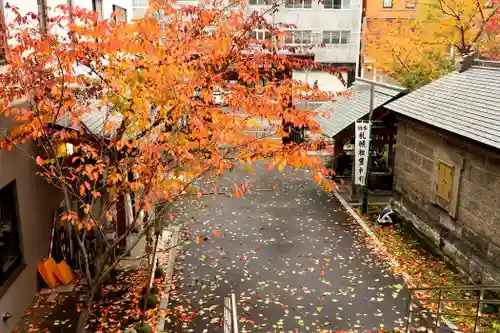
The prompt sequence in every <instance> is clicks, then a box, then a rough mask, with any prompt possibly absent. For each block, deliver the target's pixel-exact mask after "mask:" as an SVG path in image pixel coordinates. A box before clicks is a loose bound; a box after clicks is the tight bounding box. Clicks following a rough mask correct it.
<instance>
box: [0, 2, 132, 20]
mask: <svg viewBox="0 0 500 333" xmlns="http://www.w3.org/2000/svg"><path fill="white" fill-rule="evenodd" d="M46 1H47V7H50V8H55V7H56V6H58V5H65V4H68V0H46ZM132 1H133V0H102V2H103V15H104V18H109V17H110V16H111V13H112V12H113V5H117V6H120V7H123V8H125V9H126V10H127V21H129V22H130V20H131V18H132ZM7 2H8V3H9V4H11V5H12V6H15V7H18V8H19V11H20V13H21V14H27V13H29V12H33V13H36V14H38V5H37V0H0V4H3V6H4V7H5V4H6V3H7ZM72 3H73V6H74V7H77V6H78V7H80V8H86V9H89V10H92V8H93V6H92V3H93V1H92V0H72ZM4 12H5V14H6V16H7V20H8V19H9V18H12V15H9V11H8V10H7V11H6V10H5V9H4ZM49 15H50V14H49Z"/></svg>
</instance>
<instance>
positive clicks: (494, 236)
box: [386, 61, 500, 283]
mask: <svg viewBox="0 0 500 333" xmlns="http://www.w3.org/2000/svg"><path fill="white" fill-rule="evenodd" d="M496 65H497V64H496V63H493V62H479V61H475V62H473V63H472V66H469V68H464V66H463V67H462V68H461V70H459V71H457V72H454V73H452V74H449V75H447V76H445V77H443V78H442V79H440V80H438V81H435V82H433V83H431V84H428V85H426V86H424V87H422V88H421V89H418V90H416V91H414V92H412V93H410V94H408V95H406V96H403V97H402V98H400V99H398V100H396V101H393V102H392V103H389V104H387V105H386V108H387V109H390V110H391V111H393V112H395V113H396V115H397V117H398V134H397V147H396V154H395V168H394V188H393V190H394V195H393V199H392V204H393V207H394V208H395V209H396V210H397V211H398V212H399V213H400V214H401V215H402V216H403V217H404V218H405V219H406V220H407V221H410V222H411V223H412V225H413V226H414V229H415V230H416V231H417V232H418V233H420V234H421V236H423V237H424V238H425V239H426V240H428V241H429V242H430V243H431V244H432V245H433V246H434V247H436V248H437V249H439V250H440V252H441V253H442V254H444V255H445V256H446V257H447V258H449V259H451V261H452V262H453V263H454V264H455V266H456V267H457V268H459V270H461V271H462V272H463V273H465V274H467V275H468V276H469V277H470V278H471V281H473V282H479V283H481V282H485V281H488V280H491V279H494V280H496V281H497V282H500V68H495V67H496Z"/></svg>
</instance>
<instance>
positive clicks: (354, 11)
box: [245, 0, 363, 91]
mask: <svg viewBox="0 0 500 333" xmlns="http://www.w3.org/2000/svg"><path fill="white" fill-rule="evenodd" d="M270 6H271V5H270V2H269V1H268V0H249V2H248V5H247V6H246V8H245V10H246V12H247V13H251V12H253V11H257V12H265V11H266V10H267V9H268V8H269V7H270ZM362 7H363V1H362V0H325V1H322V2H319V1H311V0H295V1H286V2H285V3H284V4H283V5H281V6H280V8H279V9H278V10H277V11H276V12H274V13H272V14H268V15H266V18H267V21H268V22H269V23H271V24H273V25H279V26H287V27H289V28H283V29H284V30H285V37H284V41H282V42H284V43H285V44H286V45H287V46H288V47H301V46H304V47H309V46H312V47H311V48H310V49H309V48H308V52H310V53H312V56H313V58H314V61H316V62H319V63H322V64H328V65H332V66H345V67H349V68H350V70H349V71H345V72H343V76H344V80H345V81H346V82H349V84H350V83H352V82H353V81H354V77H355V76H356V75H355V74H356V68H357V66H358V64H359V49H360V31H361V12H362ZM256 35H257V37H258V38H259V36H261V37H262V39H263V38H265V33H263V32H260V34H259V32H257V34H256ZM293 78H294V79H297V80H300V81H303V82H307V83H309V84H311V85H313V84H314V83H315V82H317V84H318V87H319V88H320V89H322V90H324V91H342V90H345V89H346V87H345V86H344V85H343V84H342V83H341V82H340V80H338V78H336V77H334V76H333V75H330V74H328V73H325V72H322V71H314V70H313V71H311V70H308V69H307V68H304V69H303V70H296V71H294V73H293Z"/></svg>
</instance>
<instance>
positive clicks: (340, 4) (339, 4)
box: [323, 0, 351, 9]
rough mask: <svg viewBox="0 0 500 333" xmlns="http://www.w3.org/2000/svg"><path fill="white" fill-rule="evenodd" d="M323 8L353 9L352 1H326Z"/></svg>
mask: <svg viewBox="0 0 500 333" xmlns="http://www.w3.org/2000/svg"><path fill="white" fill-rule="evenodd" d="M323 8H325V9H349V8H351V1H350V0H324V1H323Z"/></svg>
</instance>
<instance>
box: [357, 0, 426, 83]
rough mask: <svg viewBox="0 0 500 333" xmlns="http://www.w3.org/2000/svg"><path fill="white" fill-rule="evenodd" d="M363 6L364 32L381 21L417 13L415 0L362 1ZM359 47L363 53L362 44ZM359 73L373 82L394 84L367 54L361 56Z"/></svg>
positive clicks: (372, 29)
mask: <svg viewBox="0 0 500 333" xmlns="http://www.w3.org/2000/svg"><path fill="white" fill-rule="evenodd" d="M363 6H364V7H363V30H364V31H365V32H366V33H370V32H373V31H376V30H377V26H378V25H379V24H380V23H381V22H383V21H387V20H393V19H404V18H412V17H415V16H416V15H417V14H418V4H417V1H416V0H406V1H405V0H401V1H398V0H378V1H364V5H363ZM361 48H362V52H361V53H362V54H363V45H361ZM359 75H360V76H361V77H363V78H365V79H367V80H372V81H375V82H382V83H389V84H396V82H395V81H394V80H393V79H392V78H391V77H389V76H388V75H386V74H385V73H384V72H383V71H382V70H380V69H377V68H376V67H375V65H374V62H373V59H370V57H369V56H362V60H361V70H360V73H359Z"/></svg>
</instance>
